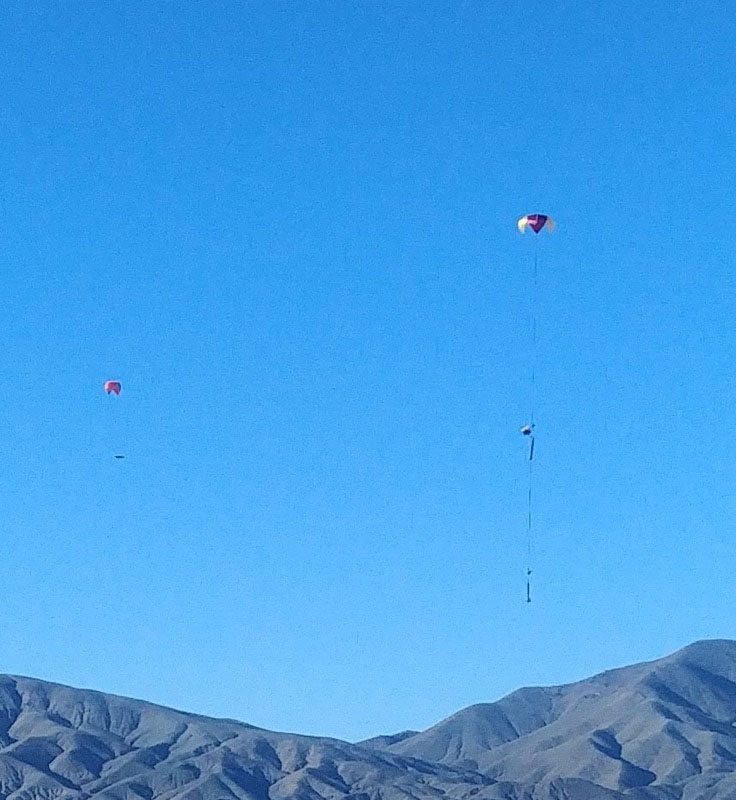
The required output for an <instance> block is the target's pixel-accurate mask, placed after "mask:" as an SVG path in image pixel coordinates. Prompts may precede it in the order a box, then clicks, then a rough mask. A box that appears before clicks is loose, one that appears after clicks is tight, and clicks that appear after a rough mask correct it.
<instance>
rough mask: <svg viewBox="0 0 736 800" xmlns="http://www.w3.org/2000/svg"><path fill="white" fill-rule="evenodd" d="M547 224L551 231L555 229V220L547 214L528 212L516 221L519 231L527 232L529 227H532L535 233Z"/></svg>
mask: <svg viewBox="0 0 736 800" xmlns="http://www.w3.org/2000/svg"><path fill="white" fill-rule="evenodd" d="M545 226H547V228H549V230H550V231H553V230H554V229H555V221H554V220H553V219H552V217H548V216H547V215H546V214H527V215H526V216H525V217H522V218H521V219H520V220H519V221H518V222H517V223H516V227H517V228H518V229H519V233H525V232H526V229H527V228H531V229H532V230H533V231H534V233H539V231H541V230H542V228H544V227H545Z"/></svg>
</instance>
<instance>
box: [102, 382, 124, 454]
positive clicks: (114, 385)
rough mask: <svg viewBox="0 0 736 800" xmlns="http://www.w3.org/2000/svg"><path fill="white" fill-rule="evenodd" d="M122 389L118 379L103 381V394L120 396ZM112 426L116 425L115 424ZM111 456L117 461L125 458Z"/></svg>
mask: <svg viewBox="0 0 736 800" xmlns="http://www.w3.org/2000/svg"><path fill="white" fill-rule="evenodd" d="M122 391H123V385H122V384H121V383H120V381H105V394H108V395H111V394H114V395H115V396H116V397H119V396H120V392H122ZM114 427H117V425H115V426H114ZM113 458H115V459H117V460H118V461H120V460H122V459H124V458H125V456H124V455H115V456H113Z"/></svg>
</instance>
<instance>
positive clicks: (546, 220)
mask: <svg viewBox="0 0 736 800" xmlns="http://www.w3.org/2000/svg"><path fill="white" fill-rule="evenodd" d="M516 227H517V228H518V230H519V233H526V229H527V228H531V229H532V231H533V232H534V234H535V235H536V234H539V233H540V232H541V231H542V229H543V228H547V230H549V231H550V232H552V231H553V230H554V229H555V222H554V220H553V219H552V217H548V216H547V215H546V214H526V215H525V216H523V217H521V218H520V219H519V220H517V222H516ZM537 245H538V242H537V241H535V242H534V264H533V270H532V275H531V278H532V281H531V292H530V298H529V304H530V309H529V310H530V317H531V351H532V352H531V360H530V364H529V388H530V392H529V412H530V413H529V422H527V423H526V424H525V425H522V427H521V433H522V434H523V435H524V436H526V437H528V440H529V467H528V475H527V524H526V549H527V554H526V557H527V564H526V601H527V603H531V601H532V589H531V574H532V489H533V487H534V464H533V462H534V438H535V437H534V407H535V405H536V369H537V312H536V306H537V272H538V267H539V253H538V246H537Z"/></svg>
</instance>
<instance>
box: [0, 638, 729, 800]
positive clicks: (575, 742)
mask: <svg viewBox="0 0 736 800" xmlns="http://www.w3.org/2000/svg"><path fill="white" fill-rule="evenodd" d="M734 797H736V642H730V641H711V642H699V643H696V644H694V645H691V646H690V647H687V648H685V649H684V650H681V651H679V652H678V653H675V654H673V655H672V656H668V657H667V658H664V659H661V660H659V661H654V662H651V663H647V664H638V665H634V666H631V667H624V668H622V669H617V670H612V671H610V672H605V673H603V674H601V675H597V676H595V677H592V678H590V679H588V680H584V681H580V682H578V683H574V684H569V685H567V686H558V687H548V688H530V689H521V690H519V691H518V692H514V693H513V694H511V695H509V696H508V697H505V698H503V699H501V700H499V701H498V702H496V703H487V704H480V705H476V706H471V707H470V708H467V709H464V710H463V711H460V712H458V713H457V714H454V715H453V716H451V717H449V718H448V719H446V720H443V721H442V722H440V723H438V724H437V725H434V726H433V727H431V728H429V729H428V730H426V731H422V732H418V733H417V732H413V731H405V732H403V733H401V734H396V735H394V736H379V737H375V738H373V739H370V740H367V741H365V742H362V743H360V744H349V743H347V742H341V741H338V740H335V739H327V738H319V737H308V736H298V735H293V734H285V733H274V732H272V731H266V730H263V729H260V728H255V727H253V726H251V725H247V724H244V723H240V722H234V721H231V720H217V719H210V718H207V717H203V716H198V715H194V714H186V713H184V712H181V711H175V710H172V709H167V708H162V707H160V706H156V705H152V704H150V703H145V702H142V701H139V700H128V699H126V698H121V697H115V696H112V695H105V694H101V693H99V692H91V691H84V690H79V689H71V688H68V687H65V686H59V685H56V684H51V683H46V682H43V681H36V680H32V679H30V678H20V677H13V676H0V800H5V798H8V800H88V799H91V798H95V800H291V799H292V798H293V799H294V800H322V799H324V800H471V799H472V800H696V799H697V800H726V798H729V799H732V798H734Z"/></svg>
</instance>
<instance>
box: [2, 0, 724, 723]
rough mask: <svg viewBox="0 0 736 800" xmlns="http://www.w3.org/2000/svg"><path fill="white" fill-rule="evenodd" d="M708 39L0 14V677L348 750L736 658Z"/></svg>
mask: <svg viewBox="0 0 736 800" xmlns="http://www.w3.org/2000/svg"><path fill="white" fill-rule="evenodd" d="M724 8H725V7H724V6H723V4H722V3H716V2H711V1H710V0H698V2H695V0H692V1H690V2H680V3H678V2H675V3H673V2H671V1H669V0H668V2H664V0H654V2H650V3H641V2H635V1H634V0H622V2H617V3H613V2H608V3H591V2H582V0H580V1H578V0H575V1H567V2H566V1H565V0H562V2H559V3H550V2H542V0H530V1H529V2H526V3H523V4H519V5H518V6H516V7H514V6H513V4H509V3H502V2H481V0H428V1H427V2H416V0H393V1H392V2H389V1H388V0H370V2H368V1H366V2H353V0H299V2H267V0H259V1H257V2H247V1H246V0H229V2H222V1H221V0H206V2H205V1H204V0H199V1H195V0H185V1H184V2H173V1H172V2H156V0H127V1H126V2H122V3H100V2H99V0H94V2H93V1H92V0H74V1H72V0H57V1H56V2H38V1H37V0H6V2H4V3H3V6H2V10H0V64H1V67H2V70H1V74H2V81H1V82H0V116H1V121H2V124H1V126H0V142H1V144H0V164H1V167H2V170H1V173H0V174H1V176H2V192H0V202H1V203H2V207H1V209H0V211H1V213H0V270H2V294H1V295H0V296H1V297H2V313H1V314H0V344H1V345H2V348H1V350H0V381H1V383H0V388H1V394H0V432H1V435H0V458H1V463H2V479H1V480H0V547H1V548H2V556H3V558H2V565H3V566H2V571H1V573H0V592H1V597H2V603H0V670H2V671H5V672H11V673H20V674H25V675H31V676H34V677H40V678H46V679H51V680H55V681H59V682H62V683H71V684H73V685H78V686H84V687H89V688H97V689H101V690H105V691H111V692H117V693H120V694H127V695H133V696H137V697H142V698H145V699H148V700H152V701H157V702H161V703H164V704H168V705H174V706H177V707H180V708H185V709H188V710H193V711H198V712H202V713H206V714H212V715H222V716H230V717H236V718H239V719H242V720H245V721H248V722H251V723H253V724H256V725H261V726H264V727H268V728H275V729H281V730H292V731H299V732H303V733H317V734H326V735H333V736H338V737H343V738H349V739H359V738H361V737H365V736H370V735H373V734H378V733H387V732H394V731H396V730H401V729H404V728H421V727H426V726H428V725H430V724H432V723H433V722H435V721H437V720H439V719H440V718H442V717H443V716H445V715H447V714H449V713H451V712H453V711H456V710H458V709H460V708H461V707H463V706H465V705H468V704H470V703H473V702H479V701H490V700H494V699H496V698H498V697H499V696H501V695H502V694H504V693H506V692H508V691H511V690H513V689H515V688H517V687H519V686H521V685H528V684H549V683H557V682H564V681H570V680H575V679H578V678H582V677H585V676H587V675H589V674H592V673H594V672H596V671H599V670H602V669H605V668H608V667H613V666H617V665H621V664H624V663H629V662H633V661H637V660H643V659H649V658H654V657H658V656H661V655H664V654H666V653H668V652H670V651H672V650H675V649H677V648H679V647H681V646H683V645H685V644H686V643H688V642H690V641H692V640H695V639H699V638H706V637H725V638H734V637H736V619H735V618H734V597H735V596H736V539H735V538H734V514H735V513H736V441H735V439H736V434H735V433H734V428H733V426H732V425H731V413H732V408H733V403H734V396H735V395H736V383H735V382H734V379H733V374H734V364H733V361H734V359H733V352H734V347H735V346H736V282H735V281H734V264H735V259H734V244H735V237H734V233H733V226H732V224H731V223H732V220H733V218H734V213H735V211H736V208H735V201H736V189H735V188H734V187H735V186H736V183H735V182H734V166H736V158H735V156H734V153H736V132H735V131H736V128H734V124H733V115H734V108H736V81H735V79H734V71H733V43H734V41H736V17H734V15H733V14H727V13H725V10H724ZM536 211H541V212H546V213H549V214H551V215H552V216H553V217H555V219H556V220H557V222H558V230H557V232H556V233H555V234H553V235H551V236H544V237H541V236H540V239H539V253H540V282H539V293H538V303H537V305H538V325H539V351H538V395H539V397H538V404H537V432H538V438H537V460H536V469H537V473H536V481H537V483H536V495H537V505H536V532H535V554H534V556H535V557H534V566H535V572H534V576H533V577H534V602H533V603H532V604H531V605H529V606H527V604H526V603H525V602H524V567H525V531H524V524H525V512H526V509H525V491H526V487H525V479H526V477H525V476H526V472H525V471H526V461H525V458H526V453H527V451H526V445H527V442H526V441H525V440H524V439H523V437H522V436H521V435H520V433H519V426H520V425H521V424H522V423H524V422H526V417H527V406H528V394H529V391H528V390H529V387H528V381H527V376H528V364H529V358H530V345H529V338H530V337H529V307H530V296H531V291H530V268H531V258H532V252H533V246H534V243H533V241H532V237H531V236H527V237H523V238H522V237H521V236H519V235H518V233H517V232H516V228H515V220H516V218H517V217H518V216H520V215H521V214H524V213H532V212H536ZM107 378H118V379H120V380H121V381H122V382H123V394H122V396H121V397H120V398H115V397H107V396H105V394H104V393H103V391H102V384H103V381H104V380H105V379H107ZM116 453H124V454H125V456H126V459H125V460H123V461H118V460H115V459H113V455H114V454H116Z"/></svg>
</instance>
